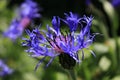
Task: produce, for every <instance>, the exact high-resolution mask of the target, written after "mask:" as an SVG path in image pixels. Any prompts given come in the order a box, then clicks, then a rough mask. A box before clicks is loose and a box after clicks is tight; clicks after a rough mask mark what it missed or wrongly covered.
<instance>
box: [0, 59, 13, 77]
mask: <svg viewBox="0 0 120 80" xmlns="http://www.w3.org/2000/svg"><path fill="white" fill-rule="evenodd" d="M12 72H13V70H12V69H10V68H9V67H8V66H7V65H6V64H5V63H4V62H3V61H2V60H0V77H2V76H5V75H9V74H11V73H12Z"/></svg>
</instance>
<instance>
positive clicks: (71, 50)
mask: <svg viewBox="0 0 120 80" xmlns="http://www.w3.org/2000/svg"><path fill="white" fill-rule="evenodd" d="M65 16H66V18H65V19H62V18H59V17H58V16H54V17H53V19H52V27H50V26H48V25H47V31H45V30H39V28H35V29H34V30H32V31H30V30H26V32H27V34H28V36H29V39H28V38H23V40H25V42H23V44H22V45H23V46H27V47H28V49H27V50H26V52H28V53H30V56H32V57H40V56H43V58H42V59H41V60H40V61H39V62H38V64H37V65H36V67H35V70H36V69H37V68H38V66H39V65H40V64H41V63H42V62H43V61H44V60H45V59H46V57H50V60H49V62H48V64H47V65H46V67H48V66H49V64H50V63H51V62H52V61H53V60H54V58H56V57H57V56H58V57H59V62H60V64H61V66H62V67H63V68H65V69H73V67H74V66H75V65H76V63H80V62H81V60H80V59H79V55H78V52H79V51H81V52H82V59H84V51H83V49H84V48H88V47H89V46H90V45H91V44H92V42H93V39H94V37H95V35H96V34H90V27H91V24H92V20H93V17H92V16H90V17H86V16H83V17H80V18H79V17H78V16H77V15H76V14H73V13H72V12H70V14H66V13H65ZM61 22H63V23H65V24H66V25H67V27H68V28H69V31H68V32H66V33H64V32H62V30H61V25H60V24H61ZM79 28H80V29H79ZM90 52H91V53H92V54H93V55H94V56H95V54H94V53H93V51H92V50H90Z"/></svg>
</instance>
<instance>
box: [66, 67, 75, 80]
mask: <svg viewBox="0 0 120 80" xmlns="http://www.w3.org/2000/svg"><path fill="white" fill-rule="evenodd" d="M68 72H69V76H70V78H71V80H77V78H76V73H75V70H73V69H72V70H68Z"/></svg>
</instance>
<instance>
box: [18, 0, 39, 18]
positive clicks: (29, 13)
mask: <svg viewBox="0 0 120 80" xmlns="http://www.w3.org/2000/svg"><path fill="white" fill-rule="evenodd" d="M40 10H41V9H40V8H38V5H37V3H35V2H33V1H32V0H26V1H25V2H24V3H23V4H22V5H21V6H20V10H19V12H20V16H21V17H28V18H30V19H34V18H39V17H41V15H40V14H39V13H38V12H39V11H40Z"/></svg>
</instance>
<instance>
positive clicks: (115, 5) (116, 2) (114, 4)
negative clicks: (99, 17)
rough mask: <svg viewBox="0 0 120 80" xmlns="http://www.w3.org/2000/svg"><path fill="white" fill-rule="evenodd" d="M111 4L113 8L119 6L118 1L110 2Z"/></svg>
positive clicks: (112, 0)
mask: <svg viewBox="0 0 120 80" xmlns="http://www.w3.org/2000/svg"><path fill="white" fill-rule="evenodd" d="M111 3H112V5H113V6H114V7H118V6H119V5H120V0H111Z"/></svg>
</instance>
